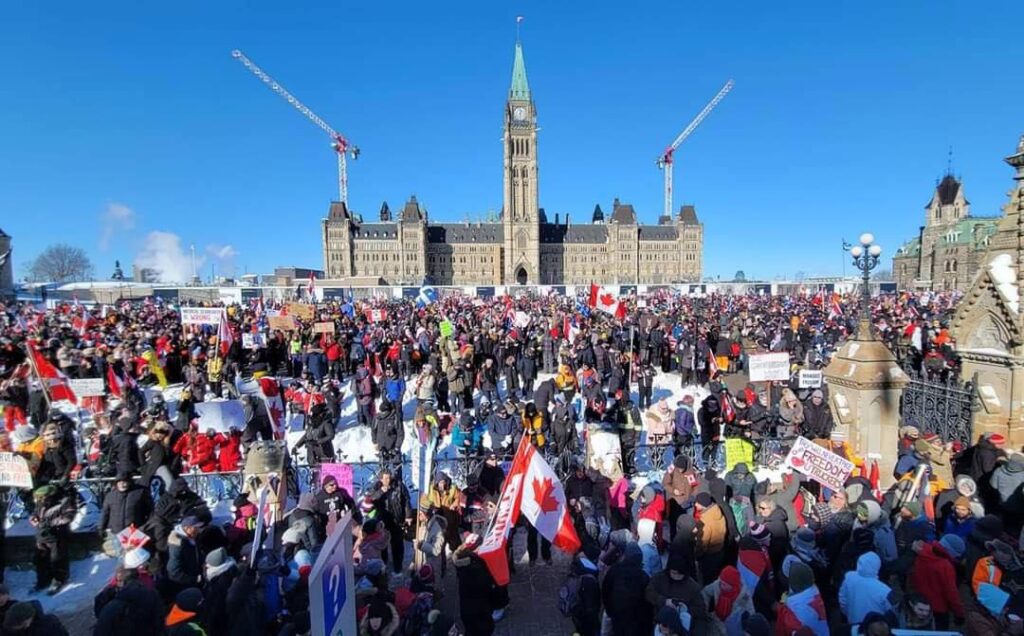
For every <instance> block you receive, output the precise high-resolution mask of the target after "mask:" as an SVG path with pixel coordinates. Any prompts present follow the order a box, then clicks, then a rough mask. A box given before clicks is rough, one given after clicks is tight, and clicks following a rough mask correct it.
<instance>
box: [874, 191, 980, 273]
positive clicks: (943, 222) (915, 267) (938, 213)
mask: <svg viewBox="0 0 1024 636" xmlns="http://www.w3.org/2000/svg"><path fill="white" fill-rule="evenodd" d="M998 223H999V217H976V216H971V203H970V201H968V200H967V198H966V197H965V196H964V187H963V182H962V181H960V180H959V179H957V178H956V177H954V176H953V175H951V174H947V175H946V176H945V177H943V179H942V181H940V182H939V184H938V185H937V186H936V188H935V193H934V194H933V195H932V198H931V200H930V201H929V202H928V204H927V205H926V206H925V224H924V226H922V227H921V229H920V232H919V233H918V236H916V237H915V238H913V239H911V240H910V241H907V242H906V243H904V244H903V245H901V246H900V247H899V249H897V250H896V255H895V256H893V259H892V274H893V277H894V279H895V280H896V283H897V286H898V287H899V288H900V289H918V290H934V291H939V290H950V289H956V290H961V291H963V290H965V289H967V288H968V287H969V286H970V284H971V281H972V280H974V276H975V274H976V273H977V272H978V269H980V267H981V264H982V259H983V256H984V254H985V251H986V250H987V249H988V246H989V242H990V240H991V238H992V235H993V234H995V231H996V225H997V224H998Z"/></svg>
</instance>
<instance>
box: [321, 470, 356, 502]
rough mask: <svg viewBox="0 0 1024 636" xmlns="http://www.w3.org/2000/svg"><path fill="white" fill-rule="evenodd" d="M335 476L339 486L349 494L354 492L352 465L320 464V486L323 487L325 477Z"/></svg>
mask: <svg viewBox="0 0 1024 636" xmlns="http://www.w3.org/2000/svg"><path fill="white" fill-rule="evenodd" d="M328 476H333V477H334V478H335V479H337V480H338V488H341V489H343V490H344V491H345V492H347V493H348V494H349V495H355V493H353V492H352V466H350V465H349V464H320V487H321V488H323V485H324V479H326V478H327V477H328Z"/></svg>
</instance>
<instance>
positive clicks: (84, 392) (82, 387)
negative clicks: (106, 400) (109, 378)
mask: <svg viewBox="0 0 1024 636" xmlns="http://www.w3.org/2000/svg"><path fill="white" fill-rule="evenodd" d="M68 385H69V386H70V387H71V390H72V391H73V392H74V394H75V396H76V397H80V398H83V397H93V396H97V395H106V393H107V391H106V388H105V387H104V386H103V378H87V379H82V380H68Z"/></svg>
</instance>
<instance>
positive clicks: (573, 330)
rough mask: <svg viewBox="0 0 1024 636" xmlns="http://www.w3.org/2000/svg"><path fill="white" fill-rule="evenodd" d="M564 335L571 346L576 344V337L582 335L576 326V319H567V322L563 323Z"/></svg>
mask: <svg viewBox="0 0 1024 636" xmlns="http://www.w3.org/2000/svg"><path fill="white" fill-rule="evenodd" d="M562 333H563V334H564V335H565V339H566V340H568V341H569V343H570V344H571V343H573V342H576V336H578V335H580V329H579V327H577V326H576V319H575V318H569V317H568V316H566V317H565V320H564V321H563V322H562Z"/></svg>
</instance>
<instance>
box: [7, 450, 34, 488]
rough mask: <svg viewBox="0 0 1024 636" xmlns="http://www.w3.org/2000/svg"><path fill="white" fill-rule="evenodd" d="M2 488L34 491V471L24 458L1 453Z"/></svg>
mask: <svg viewBox="0 0 1024 636" xmlns="http://www.w3.org/2000/svg"><path fill="white" fill-rule="evenodd" d="M0 486H4V487H7V488H25V489H28V490H31V489H32V471H31V470H29V468H28V461H27V460H26V459H25V458H24V457H22V456H21V455H17V454H15V453H0Z"/></svg>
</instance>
